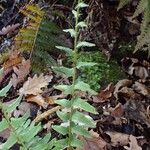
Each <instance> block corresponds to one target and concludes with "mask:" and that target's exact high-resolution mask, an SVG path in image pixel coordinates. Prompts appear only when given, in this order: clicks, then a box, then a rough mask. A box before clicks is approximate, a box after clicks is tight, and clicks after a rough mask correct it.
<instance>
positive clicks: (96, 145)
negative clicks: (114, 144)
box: [77, 131, 107, 150]
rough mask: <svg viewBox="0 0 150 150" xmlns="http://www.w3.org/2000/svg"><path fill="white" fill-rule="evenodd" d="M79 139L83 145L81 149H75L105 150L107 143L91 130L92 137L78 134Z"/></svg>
mask: <svg viewBox="0 0 150 150" xmlns="http://www.w3.org/2000/svg"><path fill="white" fill-rule="evenodd" d="M79 138H80V140H81V141H83V143H84V146H83V148H82V149H77V150H107V147H106V146H107V143H106V141H105V140H104V139H102V138H101V137H100V136H99V135H98V134H97V133H94V132H93V131H92V138H91V139H88V138H85V137H83V136H79Z"/></svg>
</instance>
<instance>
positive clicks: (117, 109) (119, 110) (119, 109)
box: [111, 103, 124, 117]
mask: <svg viewBox="0 0 150 150" xmlns="http://www.w3.org/2000/svg"><path fill="white" fill-rule="evenodd" d="M123 114H124V109H123V106H122V104H121V103H119V104H118V105H117V106H116V107H115V108H113V109H112V110H111V115H112V116H113V117H122V116H123Z"/></svg>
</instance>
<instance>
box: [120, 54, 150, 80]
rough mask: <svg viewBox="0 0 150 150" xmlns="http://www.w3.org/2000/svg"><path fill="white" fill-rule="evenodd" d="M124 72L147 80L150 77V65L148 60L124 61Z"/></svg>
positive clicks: (131, 59)
mask: <svg viewBox="0 0 150 150" xmlns="http://www.w3.org/2000/svg"><path fill="white" fill-rule="evenodd" d="M122 65H123V68H124V71H125V72H127V73H128V74H129V75H130V76H132V77H133V76H135V77H138V78H139V79H142V80H146V79H147V78H149V77H150V63H149V62H148V61H146V60H143V61H139V60H138V59H135V58H128V57H126V58H124V59H122Z"/></svg>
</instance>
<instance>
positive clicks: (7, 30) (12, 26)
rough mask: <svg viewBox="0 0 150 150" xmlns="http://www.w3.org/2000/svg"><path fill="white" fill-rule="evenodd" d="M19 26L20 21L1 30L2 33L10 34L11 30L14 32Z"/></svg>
mask: <svg viewBox="0 0 150 150" xmlns="http://www.w3.org/2000/svg"><path fill="white" fill-rule="evenodd" d="M19 26H20V23H16V24H12V25H8V26H6V27H3V28H2V30H1V31H0V35H6V34H8V33H10V32H13V31H15V30H16V28H18V27H19Z"/></svg>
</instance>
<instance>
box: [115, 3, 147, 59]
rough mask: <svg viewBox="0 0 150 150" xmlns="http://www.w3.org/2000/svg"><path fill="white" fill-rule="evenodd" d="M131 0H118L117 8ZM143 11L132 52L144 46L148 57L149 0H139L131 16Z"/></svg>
mask: <svg viewBox="0 0 150 150" xmlns="http://www.w3.org/2000/svg"><path fill="white" fill-rule="evenodd" d="M130 1H131V0H120V4H119V6H118V9H121V8H122V7H123V6H124V5H125V4H127V3H128V2H130ZM141 13H143V20H142V23H141V34H140V35H139V37H138V42H137V44H136V47H135V50H134V52H136V51H138V50H141V49H142V48H143V47H146V50H148V57H149V56H150V40H149V39H150V25H149V24H150V1H149V0H140V1H139V4H138V6H137V9H136V11H135V12H134V15H133V18H135V17H137V16H138V15H139V14H141Z"/></svg>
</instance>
